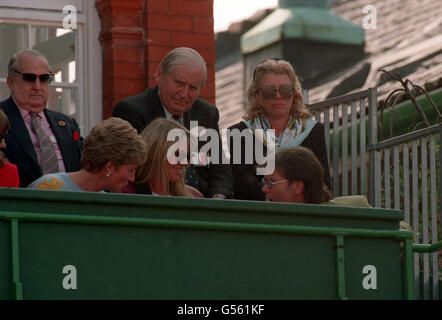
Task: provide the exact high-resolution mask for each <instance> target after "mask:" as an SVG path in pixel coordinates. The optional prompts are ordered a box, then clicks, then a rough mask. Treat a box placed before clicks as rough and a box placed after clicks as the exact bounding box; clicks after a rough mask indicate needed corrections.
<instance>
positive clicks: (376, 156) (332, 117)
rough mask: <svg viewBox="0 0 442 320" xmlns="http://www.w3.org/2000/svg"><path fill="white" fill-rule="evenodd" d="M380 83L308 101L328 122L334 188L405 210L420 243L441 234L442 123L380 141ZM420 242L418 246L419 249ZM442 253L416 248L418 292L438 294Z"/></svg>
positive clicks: (378, 204)
mask: <svg viewBox="0 0 442 320" xmlns="http://www.w3.org/2000/svg"><path fill="white" fill-rule="evenodd" d="M376 100H377V94H376V89H373V88H370V89H368V90H365V91H361V92H357V93H353V94H349V95H346V96H340V97H336V98H333V99H329V100H326V101H323V102H319V103H315V104H311V105H309V106H308V107H309V109H310V111H311V112H313V113H314V115H315V118H316V119H317V120H318V121H320V122H321V123H323V124H324V127H325V137H326V144H327V152H328V155H329V163H330V168H331V175H332V190H331V191H332V194H333V196H335V197H336V196H341V195H348V194H362V195H365V196H367V197H368V199H369V202H370V204H371V205H372V206H374V207H380V208H387V209H389V208H394V209H400V210H403V212H404V216H405V222H407V223H408V224H409V225H411V226H412V229H413V233H414V235H415V241H414V242H415V243H417V244H423V245H431V243H432V244H436V243H437V242H438V240H440V237H441V236H440V222H438V220H439V219H440V198H441V189H440V181H441V180H442V171H441V168H440V164H441V162H442V153H441V152H440V150H441V141H440V137H441V133H442V124H438V125H434V126H431V127H428V128H425V129H421V130H417V131H414V132H411V133H408V134H404V135H401V136H398V137H394V138H391V139H387V140H383V141H378V121H377V112H378V108H377V102H376ZM418 248H419V247H418V246H417V245H416V250H415V251H419V249H418ZM438 256H439V253H438V252H437V251H436V252H433V253H428V252H422V251H419V252H415V253H414V257H413V259H414V263H413V265H414V288H415V293H414V296H415V298H417V299H419V298H420V299H438V298H439V277H440V272H439V265H438V264H439V258H438Z"/></svg>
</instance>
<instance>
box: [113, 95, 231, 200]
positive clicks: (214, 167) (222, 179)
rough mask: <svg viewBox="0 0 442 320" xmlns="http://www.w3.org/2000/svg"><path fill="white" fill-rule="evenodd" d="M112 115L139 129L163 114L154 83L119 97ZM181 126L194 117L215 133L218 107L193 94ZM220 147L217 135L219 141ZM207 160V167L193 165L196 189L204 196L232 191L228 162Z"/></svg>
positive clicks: (229, 193)
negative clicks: (134, 93) (213, 162)
mask: <svg viewBox="0 0 442 320" xmlns="http://www.w3.org/2000/svg"><path fill="white" fill-rule="evenodd" d="M112 116H114V117H119V118H122V119H124V120H126V121H128V122H129V123H130V124H131V125H132V126H133V127H134V128H135V129H137V131H138V132H139V133H141V131H143V129H144V128H145V127H146V126H147V125H148V124H149V123H150V122H152V121H153V120H155V119H156V118H160V117H161V118H165V117H166V114H165V112H164V109H163V106H162V104H161V100H160V97H159V95H158V87H153V88H150V89H147V90H146V91H144V92H142V93H140V94H138V95H135V96H132V97H129V98H126V99H123V100H121V101H120V102H118V103H117V104H116V105H115V108H114V110H113V113H112ZM183 120H184V126H185V127H186V128H187V129H189V130H190V121H191V120H192V121H198V126H203V127H205V128H211V129H215V130H216V131H217V132H218V133H219V128H218V120H219V112H218V109H217V108H216V107H215V106H213V105H211V104H210V103H208V102H206V101H204V100H201V99H199V98H197V99H196V100H195V103H194V104H193V106H192V108H191V109H190V110H189V111H187V112H186V113H184V114H183ZM219 145H220V148H221V147H222V144H221V139H220V141H219ZM219 163H220V164H210V165H209V166H207V167H195V169H196V173H197V175H198V180H199V189H200V191H201V192H202V193H203V194H204V196H206V197H211V196H212V195H214V194H217V193H220V194H224V195H225V196H227V197H230V196H232V194H233V177H232V173H231V169H230V166H229V165H227V164H225V165H223V164H221V160H220V162H219Z"/></svg>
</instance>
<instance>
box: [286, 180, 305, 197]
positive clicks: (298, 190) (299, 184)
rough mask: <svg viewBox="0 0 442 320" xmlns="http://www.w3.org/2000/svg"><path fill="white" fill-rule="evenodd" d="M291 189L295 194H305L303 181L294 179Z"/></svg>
mask: <svg viewBox="0 0 442 320" xmlns="http://www.w3.org/2000/svg"><path fill="white" fill-rule="evenodd" d="M290 189H291V191H292V192H293V194H294V195H301V194H304V189H305V186H304V182H303V181H293V182H292V185H291V186H290Z"/></svg>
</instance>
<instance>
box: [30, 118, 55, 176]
mask: <svg viewBox="0 0 442 320" xmlns="http://www.w3.org/2000/svg"><path fill="white" fill-rule="evenodd" d="M31 119H32V127H33V128H34V131H35V133H36V134H37V137H38V144H39V145H40V152H41V171H42V172H43V174H48V173H53V172H59V171H60V169H59V168H58V158H57V154H56V152H55V146H54V144H53V143H52V142H51V140H50V139H49V136H48V135H47V134H46V132H45V131H44V130H43V129H42V128H41V126H40V123H39V122H38V116H37V114H35V113H31Z"/></svg>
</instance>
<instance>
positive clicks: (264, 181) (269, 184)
mask: <svg viewBox="0 0 442 320" xmlns="http://www.w3.org/2000/svg"><path fill="white" fill-rule="evenodd" d="M286 181H288V180H287V179H285V180H280V181H272V179H270V178H262V184H263V185H264V184H265V185H266V186H267V187H269V189H271V188H272V186H273V185H274V184H278V183H282V182H286Z"/></svg>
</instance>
